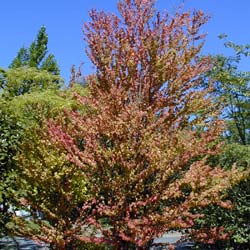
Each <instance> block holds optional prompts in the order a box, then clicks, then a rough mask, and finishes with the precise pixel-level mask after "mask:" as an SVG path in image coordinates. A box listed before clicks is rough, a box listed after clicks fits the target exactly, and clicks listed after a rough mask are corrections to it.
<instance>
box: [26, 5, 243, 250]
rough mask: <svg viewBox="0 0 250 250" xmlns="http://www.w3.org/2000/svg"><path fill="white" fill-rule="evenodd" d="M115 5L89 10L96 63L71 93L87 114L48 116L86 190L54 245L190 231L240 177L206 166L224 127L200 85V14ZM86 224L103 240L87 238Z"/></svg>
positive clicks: (144, 245)
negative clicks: (70, 225) (110, 9)
mask: <svg viewBox="0 0 250 250" xmlns="http://www.w3.org/2000/svg"><path fill="white" fill-rule="evenodd" d="M118 9H119V12H120V16H119V17H118V16H116V15H115V14H106V13H105V12H103V11H101V12H98V11H96V10H92V11H91V12H90V17H91V19H92V21H91V22H89V23H87V24H85V26H84V34H85V40H86V41H87V43H88V50H87V53H88V56H89V58H90V59H91V61H92V63H93V64H94V65H95V67H96V74H95V75H94V76H89V77H88V83H89V91H90V93H89V95H88V96H84V97H83V96H80V95H76V96H77V98H78V100H79V102H80V103H81V104H82V105H84V106H85V107H86V109H87V110H86V113H79V112H78V111H77V110H76V111H75V112H66V113H65V114H66V117H65V118H64V119H66V121H70V123H69V124H65V122H63V121H62V120H61V118H60V119H58V121H50V122H49V134H50V136H51V140H52V141H54V143H55V144H56V145H57V146H58V147H59V148H60V147H61V148H62V149H63V150H66V152H67V158H68V159H69V160H70V161H71V163H72V164H73V165H74V166H77V167H78V168H79V169H80V170H81V171H82V173H83V175H84V176H85V180H86V182H87V183H88V185H87V186H88V192H89V195H90V197H89V199H88V200H87V201H85V202H84V204H83V206H82V210H81V214H80V217H79V220H78V221H77V225H75V228H76V230H75V234H74V235H71V238H70V237H67V235H65V237H64V238H63V240H64V244H61V245H60V246H59V245H58V249H68V248H67V244H68V242H70V241H74V240H81V241H84V242H96V243H101V242H105V243H109V244H111V245H113V246H114V248H115V249H123V250H124V249H148V248H149V247H150V244H151V243H152V240H153V239H154V238H155V237H157V236H159V235H162V234H163V233H164V232H167V231H170V230H173V229H184V228H191V227H192V226H193V224H194V220H195V219H197V218H199V217H200V216H202V215H201V214H195V213H193V210H194V208H196V207H205V206H207V205H209V204H217V205H222V206H224V207H225V206H229V204H228V203H227V202H226V201H224V202H221V199H222V198H223V197H222V193H221V192H222V190H224V189H225V188H226V187H228V186H230V185H231V184H233V183H234V182H237V181H238V179H240V178H242V175H243V174H241V173H239V172H238V171H237V170H236V169H235V168H233V169H232V170H231V171H230V172H229V171H228V172H226V171H223V170H222V169H220V168H219V167H215V168H211V167H210V166H209V165H208V164H206V159H207V156H209V155H213V154H216V153H217V152H218V150H219V144H218V143H217V140H218V136H219V135H220V134H221V132H222V130H223V124H222V122H221V121H220V120H219V119H218V112H216V107H215V106H214V105H213V103H212V101H211V98H210V96H209V90H203V89H202V88H199V85H200V83H201V76H202V74H203V73H204V72H206V71H208V70H209V69H210V67H211V62H210V59H209V58H208V57H200V56H199V53H200V50H201V48H202V45H203V42H204V41H203V36H202V34H200V33H199V29H200V27H201V26H202V25H203V24H204V23H205V22H206V21H207V17H206V16H205V15H204V14H203V13H202V12H200V11H195V12H193V13H191V12H183V13H182V12H177V13H175V15H174V16H171V15H170V14H169V13H165V14H161V13H159V12H157V11H155V9H154V1H153V0H124V1H119V3H118ZM79 142H81V143H79ZM27 199H28V197H27ZM27 204H28V201H27ZM87 226H90V228H91V227H92V228H95V229H98V230H99V232H100V233H101V236H100V235H99V236H95V235H92V236H87V235H84V234H83V232H82V228H84V227H87ZM77 229H78V230H77ZM212 232H216V233H213V234H211V237H218V238H220V237H222V238H223V237H225V235H224V234H223V231H220V232H219V231H218V230H217V229H216V230H215V229H214V230H213V231H212ZM200 236H202V234H200ZM45 240H46V239H45Z"/></svg>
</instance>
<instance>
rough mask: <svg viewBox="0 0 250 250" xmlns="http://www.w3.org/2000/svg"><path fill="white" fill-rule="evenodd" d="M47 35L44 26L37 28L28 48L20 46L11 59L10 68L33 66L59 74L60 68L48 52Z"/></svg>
mask: <svg viewBox="0 0 250 250" xmlns="http://www.w3.org/2000/svg"><path fill="white" fill-rule="evenodd" d="M47 45H48V35H47V33H46V28H45V27H44V26H42V27H41V29H40V30H39V32H38V34H37V37H36V39H35V41H34V42H32V43H31V45H30V47H29V48H25V47H22V48H21V49H20V50H19V52H18V53H17V56H16V57H15V58H14V60H13V61H12V63H11V65H10V68H20V67H26V66H28V67H33V68H37V69H41V70H46V71H48V72H50V73H52V74H54V75H59V74H60V70H59V67H58V64H57V62H56V60H55V57H54V55H53V54H49V55H47V54H48V48H47Z"/></svg>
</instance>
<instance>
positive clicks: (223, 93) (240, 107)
mask: <svg viewBox="0 0 250 250" xmlns="http://www.w3.org/2000/svg"><path fill="white" fill-rule="evenodd" d="M225 46H226V47H227V48H232V49H233V50H234V55H233V56H223V55H217V56H216V57H215V58H214V60H215V62H216V63H215V65H214V67H213V69H212V70H211V71H210V73H209V76H210V78H212V79H213V80H214V81H215V83H214V87H215V88H214V93H215V96H216V97H217V102H220V103H221V105H223V112H222V116H223V118H224V119H225V120H226V123H227V131H226V133H225V136H226V138H227V139H228V140H229V141H230V142H236V143H240V144H243V145H246V144H249V143H250V119H249V117H250V111H249V110H250V95H249V93H250V84H249V81H250V73H249V72H247V71H241V70H239V64H240V62H241V60H242V57H249V55H250V51H249V48H250V47H249V45H246V46H242V45H237V44H235V43H232V42H226V43H225Z"/></svg>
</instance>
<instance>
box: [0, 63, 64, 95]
mask: <svg viewBox="0 0 250 250" xmlns="http://www.w3.org/2000/svg"><path fill="white" fill-rule="evenodd" d="M0 74H1V78H0V87H1V88H2V93H1V96H2V97H4V98H13V97H15V96H19V95H24V94H25V93H31V92H34V91H41V90H45V89H58V88H59V87H60V86H61V84H62V79H61V78H60V77H59V76H57V75H53V74H51V73H49V72H47V71H45V70H38V69H36V68H29V67H21V68H13V69H9V70H6V71H5V70H3V69H2V70H1V72H0Z"/></svg>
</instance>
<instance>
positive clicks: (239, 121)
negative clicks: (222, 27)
mask: <svg viewBox="0 0 250 250" xmlns="http://www.w3.org/2000/svg"><path fill="white" fill-rule="evenodd" d="M225 46H226V47H228V48H231V49H233V52H234V53H233V55H232V56H224V55H217V56H215V57H214V61H215V63H214V67H213V69H212V70H211V71H210V72H209V76H210V77H212V79H213V80H214V101H215V102H216V103H217V104H218V105H220V106H221V107H222V113H221V116H222V117H223V119H224V120H225V123H226V130H225V132H224V133H223V135H222V140H223V141H224V143H225V145H224V146H223V147H222V151H221V153H220V154H219V155H218V156H216V157H212V158H211V159H210V165H213V166H216V165H218V164H219V165H220V166H222V167H223V168H225V169H230V168H231V166H232V165H233V164H236V165H237V166H238V167H239V168H244V169H249V167H250V147H249V144H250V72H249V71H242V70H240V63H241V61H242V59H243V58H244V59H247V58H248V57H249V55H250V52H249V49H250V46H248V45H246V46H242V45H237V44H235V43H232V42H226V43H225ZM226 193H227V196H228V198H229V199H230V200H231V201H232V203H233V204H234V205H233V207H232V208H231V209H230V210H228V209H223V208H219V207H214V206H210V207H209V208H208V209H207V210H204V213H205V214H206V216H205V217H204V218H203V219H201V220H199V221H198V225H199V226H202V227H211V226H219V227H223V228H224V229H225V231H227V232H228V233H229V234H230V238H229V239H228V240H222V241H217V242H211V243H216V244H215V245H214V248H215V249H221V248H223V249H224V248H226V247H228V249H248V243H249V241H250V224H249V215H250V210H249V207H250V177H249V175H248V176H246V178H245V179H244V180H242V181H241V182H240V183H239V184H238V185H237V186H235V187H231V188H230V189H229V190H227V191H226ZM201 248H202V249H203V248H204V246H202V247H201Z"/></svg>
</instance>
